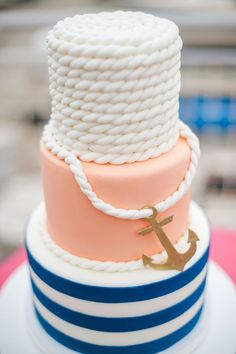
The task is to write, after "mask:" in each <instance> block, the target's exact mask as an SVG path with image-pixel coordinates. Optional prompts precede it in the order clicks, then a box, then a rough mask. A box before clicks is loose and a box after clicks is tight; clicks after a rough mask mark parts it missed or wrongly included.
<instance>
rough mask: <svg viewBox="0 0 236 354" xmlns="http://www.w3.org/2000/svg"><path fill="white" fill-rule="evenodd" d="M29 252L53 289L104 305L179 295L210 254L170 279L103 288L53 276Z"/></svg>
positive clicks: (30, 257)
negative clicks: (174, 292)
mask: <svg viewBox="0 0 236 354" xmlns="http://www.w3.org/2000/svg"><path fill="white" fill-rule="evenodd" d="M26 249H27V253H28V258H29V263H30V266H31V268H32V269H33V271H34V272H35V273H36V274H37V275H38V277H39V278H40V279H41V280H43V281H44V282H45V283H46V284H48V285H49V286H51V287H52V288H53V289H56V290H58V291H59V292H62V293H63V294H67V295H70V296H72V297H75V298H79V299H83V300H88V301H95V302H105V303H120V302H134V301H144V300H149V299H152V298H156V297H159V296H163V295H166V294H169V293H171V292H173V291H176V290H178V289H180V288H182V287H183V286H185V285H186V284H188V283H190V282H191V281H192V280H193V279H194V278H195V277H196V276H197V275H198V274H199V273H200V272H201V271H202V269H203V268H204V266H205V264H206V262H207V259H208V253H209V248H208V249H207V250H206V252H205V253H204V254H203V255H202V257H201V258H200V259H199V260H198V261H197V262H196V263H195V264H194V265H192V266H191V267H190V268H188V269H187V270H184V271H183V272H179V273H177V274H176V275H175V276H173V277H171V278H169V279H165V280H161V281H158V282H155V283H151V284H145V285H141V286H130V287H101V286H93V285H87V284H80V283H76V282H74V281H72V280H69V279H66V278H62V277H60V276H59V275H56V274H54V273H52V272H51V271H49V270H47V269H46V268H44V267H43V266H42V265H41V264H40V263H38V262H37V261H36V260H35V259H34V257H33V256H32V255H31V253H30V251H29V249H28V248H26Z"/></svg>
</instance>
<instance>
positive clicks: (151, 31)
mask: <svg viewBox="0 0 236 354" xmlns="http://www.w3.org/2000/svg"><path fill="white" fill-rule="evenodd" d="M181 47H182V41H181V38H180V37H179V31H178V28H177V26H176V25H175V24H174V23H173V22H171V21H169V20H166V19H161V18H158V17H155V16H152V15H148V14H144V13H138V12H136V13H134V12H122V11H117V12H112V13H99V14H87V15H77V16H75V17H72V18H66V19H65V20H64V21H60V22H58V23H57V24H56V25H55V26H54V28H53V30H52V31H50V32H49V35H48V53H49V80H50V95H51V98H52V114H51V120H50V123H49V129H50V133H51V134H52V136H53V138H54V140H55V141H56V143H57V144H58V145H59V146H63V147H65V148H66V149H67V150H68V151H71V152H73V153H74V154H75V155H76V156H78V157H79V158H80V159H81V160H84V161H95V162H96V163H101V164H102V163H112V164H121V163H125V162H135V161H144V160H147V159H149V158H152V157H157V156H160V155H161V154H163V153H165V152H167V151H169V150H170V149H171V148H172V147H173V146H174V145H175V144H176V142H177V140H178V138H179V120H178V109H179V102H178V101H179V90H180V51H181Z"/></svg>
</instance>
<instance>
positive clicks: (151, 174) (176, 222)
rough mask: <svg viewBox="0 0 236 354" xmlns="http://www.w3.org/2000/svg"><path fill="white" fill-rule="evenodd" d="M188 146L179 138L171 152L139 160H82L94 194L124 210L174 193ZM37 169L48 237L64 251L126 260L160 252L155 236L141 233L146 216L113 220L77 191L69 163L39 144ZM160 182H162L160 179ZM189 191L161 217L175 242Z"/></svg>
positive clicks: (180, 232)
mask: <svg viewBox="0 0 236 354" xmlns="http://www.w3.org/2000/svg"><path fill="white" fill-rule="evenodd" d="M190 153H191V152H190V148H189V146H188V144H187V143H186V141H185V140H184V139H179V141H178V142H177V144H176V145H175V146H174V148H173V149H171V150H170V151H169V152H167V153H165V154H163V155H161V156H160V157H157V158H153V159H149V160H147V161H143V162H136V163H132V164H122V165H111V164H105V165H99V164H96V163H92V162H90V163H86V162H83V168H84V171H85V174H86V176H87V178H88V181H89V183H90V184H91V186H92V188H93V190H94V191H95V192H96V194H97V195H98V197H100V198H101V199H103V200H104V201H106V202H107V203H110V204H112V205H114V206H115V207H118V208H119V207H120V208H124V209H130V208H135V209H141V208H142V207H143V206H145V205H153V204H156V203H158V202H160V201H162V200H163V199H165V198H167V197H168V196H169V195H170V194H172V193H173V192H175V191H176V189H177V188H178V186H179V185H180V183H181V182H182V180H183V178H184V176H185V173H186V171H187V169H188V166H189V161H190ZM41 167H42V176H43V186H44V196H45V202H46V211H47V227H48V231H49V234H50V236H51V237H52V239H53V240H54V241H55V243H57V244H58V245H59V246H60V247H62V248H63V249H65V250H67V251H68V252H70V253H72V254H74V255H77V256H80V257H85V258H89V259H97V260H102V261H104V260H107V261H109V260H111V261H129V260H133V259H139V258H141V257H142V254H143V253H145V254H147V255H153V254H155V253H159V252H160V251H162V250H163V247H162V245H161V243H160V241H159V240H158V238H157V237H156V236H155V235H154V234H153V233H151V234H148V235H146V236H145V237H143V236H140V235H139V234H138V231H139V230H140V229H142V228H143V227H145V226H146V225H147V222H146V221H144V220H124V219H118V218H113V217H111V216H108V215H106V214H103V213H102V212H100V211H98V210H97V209H96V208H94V207H93V206H92V204H91V202H90V201H89V200H88V198H87V197H86V196H85V195H84V194H83V193H82V192H81V190H80V187H79V185H78V183H77V182H76V180H75V178H74V176H73V174H72V173H71V171H70V169H69V166H68V165H67V164H65V163H64V162H63V161H61V160H59V159H58V158H57V157H55V156H54V155H53V154H51V153H50V152H48V151H47V150H46V149H45V147H44V146H43V144H42V145H41ZM160 182H161V183H160ZM190 197H191V191H190V190H189V191H188V192H187V193H186V194H185V196H184V197H183V198H182V199H181V200H180V201H179V202H177V203H176V204H175V205H174V206H173V207H172V208H170V209H169V210H168V211H167V212H164V213H160V214H159V218H160V219H162V218H164V217H166V216H170V215H173V216H174V218H173V221H172V222H171V223H170V224H168V225H166V226H165V231H166V233H167V234H168V237H169V238H170V240H171V241H172V242H173V243H175V242H176V241H177V240H178V239H179V238H180V237H181V236H182V235H183V233H184V232H185V230H186V228H187V223H188V213H189V203H190Z"/></svg>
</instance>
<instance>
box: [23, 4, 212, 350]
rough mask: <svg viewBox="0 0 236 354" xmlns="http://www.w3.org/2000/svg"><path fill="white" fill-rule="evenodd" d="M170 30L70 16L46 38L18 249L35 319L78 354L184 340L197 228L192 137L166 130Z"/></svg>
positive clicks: (173, 121) (172, 50) (115, 15)
mask: <svg viewBox="0 0 236 354" xmlns="http://www.w3.org/2000/svg"><path fill="white" fill-rule="evenodd" d="M181 47H182V41H181V38H180V36H179V31H178V28H177V26H176V25H175V24H174V23H173V22H171V21H168V20H166V19H161V18H158V17H155V16H152V15H148V14H144V13H135V12H134V13H133V12H122V11H118V12H112V13H100V14H90V15H77V16H75V17H73V18H66V19H65V20H64V21H60V22H58V23H57V24H56V25H55V27H54V28H53V30H52V31H50V32H49V35H48V53H49V80H50V95H51V99H52V114H51V119H50V121H49V123H48V125H47V126H46V127H45V130H44V133H43V137H42V141H41V166H42V177H43V187H44V196H45V203H43V204H42V205H40V206H39V207H38V208H37V210H36V211H35V212H34V214H33V216H32V218H31V220H30V223H29V226H28V229H27V238H26V247H27V252H28V258H29V265H30V275H31V281H32V290H33V302H34V307H35V316H36V317H37V320H38V321H39V322H40V324H41V326H42V327H43V329H44V330H45V331H46V332H47V334H48V335H49V336H51V337H52V338H53V339H54V340H56V341H57V342H59V343H60V344H62V345H63V346H64V347H66V348H68V350H69V349H72V350H74V351H76V352H79V353H88V354H95V353H102V354H106V353H107V354H108V353H109V354H116V353H117V354H118V353H123V354H127V353H129V354H132V353H142V354H148V353H150V354H151V353H153V354H154V353H158V352H160V351H162V350H165V349H167V348H169V347H171V346H173V345H174V344H175V343H177V342H179V341H180V340H181V339H182V338H184V337H185V336H186V335H188V333H190V332H191V331H192V330H194V327H195V325H196V324H197V322H198V320H199V318H200V316H201V312H202V308H203V304H204V288H205V281H206V271H207V261H208V248H209V226H208V224H207V221H206V218H205V216H204V214H203V212H202V211H201V209H200V208H199V207H198V206H197V205H196V204H195V203H193V202H191V183H192V179H193V177H194V174H195V170H196V168H197V163H198V157H199V146H198V140H197V138H196V136H195V135H194V134H193V133H192V132H191V130H190V129H189V128H188V127H187V126H186V125H185V124H184V123H183V122H182V121H181V120H179V115H178V111H179V90H180V51H181Z"/></svg>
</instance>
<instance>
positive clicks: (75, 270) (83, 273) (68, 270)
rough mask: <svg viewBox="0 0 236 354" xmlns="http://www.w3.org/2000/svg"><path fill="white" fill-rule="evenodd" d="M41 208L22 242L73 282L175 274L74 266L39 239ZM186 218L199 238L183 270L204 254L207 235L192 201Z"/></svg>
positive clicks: (146, 279) (128, 281)
mask: <svg viewBox="0 0 236 354" xmlns="http://www.w3.org/2000/svg"><path fill="white" fill-rule="evenodd" d="M43 208H44V206H43V204H41V205H40V206H39V207H38V208H37V209H36V210H35V212H34V213H33V215H32V217H31V220H30V222H29V225H28V230H27V240H26V241H27V245H28V247H29V250H30V252H31V253H32V255H33V256H34V257H35V258H36V260H38V262H39V263H43V266H44V267H45V268H47V269H48V270H51V271H52V272H54V273H55V274H58V275H60V276H62V277H64V278H66V279H67V278H68V279H71V280H73V281H75V282H80V283H85V284H91V285H99V286H135V285H142V284H147V283H150V282H156V281H159V280H162V279H168V278H171V277H173V276H174V275H176V274H178V271H175V270H167V271H164V272H163V271H158V270H154V269H151V268H143V269H139V270H136V271H123V272H117V273H116V275H115V276H113V274H112V273H110V272H106V271H101V272H99V276H98V273H97V272H96V271H94V270H90V269H83V268H81V267H78V266H74V265H73V264H71V263H69V262H67V261H64V260H63V259H62V258H60V257H58V256H56V255H55V254H54V253H53V252H52V251H51V250H50V249H49V248H48V247H47V246H46V245H45V243H44V242H43V240H42V237H41V234H40V227H41V224H42V210H43ZM189 219H190V224H189V227H190V228H191V229H192V230H194V231H195V232H196V233H197V235H198V237H199V239H200V241H198V243H197V251H196V253H195V255H194V257H193V258H192V259H191V260H190V261H189V262H188V263H187V265H186V267H185V269H188V268H189V267H191V266H192V265H193V264H194V263H195V262H196V261H197V260H198V259H199V258H200V257H201V256H202V255H203V254H204V252H205V251H206V249H207V247H208V245H209V238H210V230H209V224H208V221H207V219H206V217H205V215H204V214H203V212H202V210H201V209H200V208H199V207H198V206H197V205H196V204H195V203H194V202H191V206H190V216H189Z"/></svg>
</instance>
